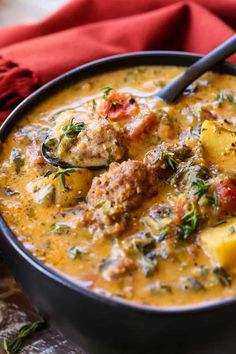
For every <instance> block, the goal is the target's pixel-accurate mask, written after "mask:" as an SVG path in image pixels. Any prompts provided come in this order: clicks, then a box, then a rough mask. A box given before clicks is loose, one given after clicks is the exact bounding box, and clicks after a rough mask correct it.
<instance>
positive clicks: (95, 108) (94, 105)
mask: <svg viewBox="0 0 236 354" xmlns="http://www.w3.org/2000/svg"><path fill="white" fill-rule="evenodd" d="M92 109H93V112H96V110H97V102H96V101H95V100H94V99H93V100H92Z"/></svg>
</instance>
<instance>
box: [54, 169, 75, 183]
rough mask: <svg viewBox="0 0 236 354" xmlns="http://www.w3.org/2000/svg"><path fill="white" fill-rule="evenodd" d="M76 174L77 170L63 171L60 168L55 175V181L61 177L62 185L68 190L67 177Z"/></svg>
mask: <svg viewBox="0 0 236 354" xmlns="http://www.w3.org/2000/svg"><path fill="white" fill-rule="evenodd" d="M74 172H76V168H66V169H62V168H60V167H58V170H57V172H56V173H55V176H54V177H53V179H55V178H58V177H60V178H61V183H62V184H63V186H64V188H66V176H70V174H71V173H74Z"/></svg>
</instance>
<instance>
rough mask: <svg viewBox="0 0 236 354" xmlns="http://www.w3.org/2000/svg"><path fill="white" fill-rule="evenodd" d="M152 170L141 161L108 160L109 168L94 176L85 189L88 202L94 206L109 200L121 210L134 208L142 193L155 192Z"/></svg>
mask: <svg viewBox="0 0 236 354" xmlns="http://www.w3.org/2000/svg"><path fill="white" fill-rule="evenodd" d="M157 189H158V181H157V177H156V173H155V171H154V170H153V169H152V168H151V167H148V166H147V165H145V164H144V163H143V162H141V161H135V160H128V161H124V162H122V163H121V164H119V163H112V164H111V165H110V168H109V171H108V172H106V173H104V174H103V175H101V176H100V177H96V178H94V180H93V183H92V186H91V188H90V190H89V192H88V202H89V204H90V205H91V206H93V207H95V208H97V207H98V206H100V205H103V204H105V203H109V204H110V207H122V210H123V211H128V210H130V209H134V208H137V207H138V206H139V205H140V204H141V202H142V201H143V198H144V197H149V196H152V195H154V194H155V193H157Z"/></svg>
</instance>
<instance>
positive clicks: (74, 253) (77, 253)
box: [68, 246, 87, 259]
mask: <svg viewBox="0 0 236 354" xmlns="http://www.w3.org/2000/svg"><path fill="white" fill-rule="evenodd" d="M85 254H87V251H86V250H85V249H84V248H83V247H80V246H72V247H70V248H69V250H68V255H69V257H70V258H72V259H76V258H79V257H81V256H83V255H85Z"/></svg>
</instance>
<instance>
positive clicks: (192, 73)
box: [156, 35, 236, 103]
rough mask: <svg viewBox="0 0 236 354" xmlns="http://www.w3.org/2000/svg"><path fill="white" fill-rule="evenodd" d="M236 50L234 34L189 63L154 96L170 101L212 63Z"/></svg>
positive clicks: (210, 66) (209, 67) (214, 63)
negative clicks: (182, 71) (185, 68)
mask: <svg viewBox="0 0 236 354" xmlns="http://www.w3.org/2000/svg"><path fill="white" fill-rule="evenodd" d="M235 51H236V35H234V36H232V37H230V38H229V39H228V40H227V41H225V42H224V43H222V44H221V45H220V46H219V47H217V48H215V49H214V50H212V51H211V52H210V53H209V54H207V55H206V56H204V57H202V58H201V59H199V60H198V61H197V62H196V63H194V64H193V65H191V66H190V67H189V68H188V69H187V70H185V72H184V73H183V74H181V75H179V76H178V77H177V78H176V79H174V80H173V81H171V82H170V83H169V84H168V85H166V86H165V87H164V88H163V89H161V90H160V91H159V92H157V94H156V96H157V97H159V98H161V99H162V100H164V101H166V102H168V103H171V102H174V101H175V99H176V98H177V97H178V96H179V95H180V94H181V93H182V92H183V91H184V89H185V88H186V87H187V86H189V85H190V84H191V83H192V82H193V81H194V80H196V79H197V78H198V77H199V76H201V75H202V74H204V73H205V72H206V71H207V70H209V69H212V67H214V65H216V64H217V63H219V62H221V61H222V60H224V59H226V58H227V57H229V56H230V55H231V54H233V53H234V52H235Z"/></svg>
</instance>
